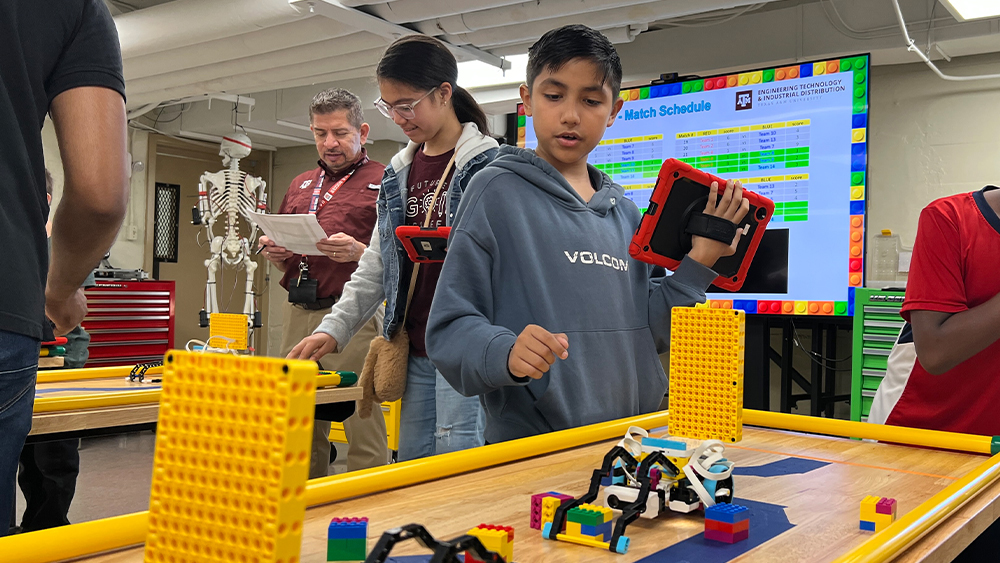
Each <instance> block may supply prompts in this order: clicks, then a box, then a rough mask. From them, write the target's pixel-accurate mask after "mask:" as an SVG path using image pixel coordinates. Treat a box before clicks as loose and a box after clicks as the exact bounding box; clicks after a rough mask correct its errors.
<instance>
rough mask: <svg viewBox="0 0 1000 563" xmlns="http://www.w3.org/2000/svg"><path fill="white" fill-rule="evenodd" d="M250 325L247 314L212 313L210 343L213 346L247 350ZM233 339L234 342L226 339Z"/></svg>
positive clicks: (209, 329) (209, 333)
mask: <svg viewBox="0 0 1000 563" xmlns="http://www.w3.org/2000/svg"><path fill="white" fill-rule="evenodd" d="M249 330H250V325H249V324H248V323H247V316H246V315H237V314H231V313H212V314H211V315H209V318H208V336H209V338H208V342H207V343H206V344H208V345H209V346H211V347H213V348H227V347H228V348H229V349H230V350H246V349H247V346H248V344H247V338H248V336H247V335H248V332H249ZM227 338H229V339H232V342H229V341H228V340H226V339H227Z"/></svg>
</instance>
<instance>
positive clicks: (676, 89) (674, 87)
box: [667, 83, 683, 96]
mask: <svg viewBox="0 0 1000 563" xmlns="http://www.w3.org/2000/svg"><path fill="white" fill-rule="evenodd" d="M669 86H670V90H669V91H668V92H667V95H668V96H676V95H678V94H680V93H681V90H683V86H681V84H680V83H677V84H670V85H669Z"/></svg>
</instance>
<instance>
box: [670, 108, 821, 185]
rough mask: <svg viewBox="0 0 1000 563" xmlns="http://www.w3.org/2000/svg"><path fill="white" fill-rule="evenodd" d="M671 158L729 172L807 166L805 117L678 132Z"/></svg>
mask: <svg viewBox="0 0 1000 563" xmlns="http://www.w3.org/2000/svg"><path fill="white" fill-rule="evenodd" d="M674 155H675V158H677V159H678V160H680V161H681V162H686V163H688V164H690V165H691V166H694V167H695V168H699V169H701V170H705V171H706V172H714V173H717V174H729V173H733V172H758V171H763V170H777V169H784V168H804V167H806V166H809V120H808V119H799V120H795V121H787V122H784V121H783V122H777V123H762V124H757V125H744V126H742V127H729V128H725V129H709V130H705V131H690V132H685V133H678V134H677V139H676V141H675V143H674Z"/></svg>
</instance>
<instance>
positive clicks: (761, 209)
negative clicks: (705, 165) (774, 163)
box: [629, 158, 774, 291]
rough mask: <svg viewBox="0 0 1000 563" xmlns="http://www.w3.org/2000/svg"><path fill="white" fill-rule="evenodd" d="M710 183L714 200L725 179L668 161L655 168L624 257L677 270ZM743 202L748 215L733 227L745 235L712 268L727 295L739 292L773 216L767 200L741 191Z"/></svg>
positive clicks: (687, 249) (706, 199) (772, 205)
mask: <svg viewBox="0 0 1000 563" xmlns="http://www.w3.org/2000/svg"><path fill="white" fill-rule="evenodd" d="M712 182H718V183H719V192H718V194H719V195H718V197H719V198H720V199H721V198H722V195H723V192H724V191H725V187H726V180H725V179H723V178H719V177H717V176H713V175H711V174H709V173H707V172H703V171H701V170H698V169H696V168H693V167H692V166H691V165H689V164H686V163H683V162H681V161H679V160H676V159H673V158H671V159H669V160H666V161H665V162H664V163H663V166H662V167H661V168H660V173H659V176H658V177H657V180H656V186H655V187H654V188H653V195H652V196H651V197H650V199H649V207H648V208H647V209H646V213H645V214H643V216H642V221H641V222H640V223H639V228H638V229H637V230H636V232H635V236H633V237H632V244H630V245H629V255H631V256H632V257H633V258H635V259H636V260H641V261H643V262H646V263H648V264H655V265H657V266H663V267H664V268H667V269H669V270H676V269H677V266H678V265H680V263H681V260H682V259H683V258H684V256H685V255H686V254H687V253H688V252H689V251H690V250H691V235H690V234H688V233H685V228H686V226H687V224H688V220H689V219H690V218H691V216H692V215H693V214H695V213H699V212H702V211H704V210H705V204H706V203H707V202H708V194H709V192H710V190H711V185H712ZM743 197H744V198H746V199H747V200H749V202H750V211H749V212H748V213H747V215H746V217H744V218H743V220H742V221H741V222H740V223H739V224H738V225H737V226H736V228H737V230H743V231H744V234H743V236H742V238H740V243H739V245H738V246H737V249H736V253H735V254H734V255H732V256H726V257H723V258H720V259H719V260H718V261H717V262H716V263H715V266H713V267H712V269H713V270H715V271H716V272H717V273H718V274H719V277H717V278H716V279H715V282H714V284H715V285H716V286H717V287H720V288H722V289H725V290H728V291H738V290H739V289H740V287H742V286H743V281H744V279H745V278H746V274H747V270H748V269H749V268H750V262H751V261H752V260H753V256H754V254H755V253H756V252H757V246H758V245H759V244H760V239H761V237H763V236H764V230H765V229H766V228H767V223H768V221H770V220H771V216H772V215H773V214H774V202H772V201H771V200H769V199H767V198H766V197H763V196H761V195H758V194H755V193H753V192H751V191H749V190H747V189H744V190H743Z"/></svg>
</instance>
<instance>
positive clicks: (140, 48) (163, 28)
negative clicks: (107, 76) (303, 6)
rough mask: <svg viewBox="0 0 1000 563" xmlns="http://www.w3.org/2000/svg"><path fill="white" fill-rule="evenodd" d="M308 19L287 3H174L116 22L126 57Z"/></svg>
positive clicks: (220, 0)
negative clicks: (304, 18)
mask: <svg viewBox="0 0 1000 563" xmlns="http://www.w3.org/2000/svg"><path fill="white" fill-rule="evenodd" d="M303 17H306V16H304V15H303V14H300V13H299V12H297V11H296V10H295V9H294V8H292V7H291V6H289V5H288V2H287V1H285V0H257V1H255V2H245V1H243V0H174V1H173V2H168V3H166V4H160V5H158V6H153V7H150V8H146V9H144V10H136V11H134V12H129V13H127V14H122V15H120V16H118V17H117V18H115V26H116V27H117V28H118V40H119V42H120V43H121V47H122V57H124V58H131V57H138V56H142V55H148V54H150V53H155V52H157V51H163V50H166V49H171V48H175V47H177V46H183V45H193V44H196V43H202V42H204V41H208V40H212V39H221V38H225V37H235V36H237V35H241V34H244V33H249V32H251V31H256V30H258V29H263V28H266V27H271V26H275V25H280V24H283V23H288V22H290V21H294V20H297V19H302V18H303Z"/></svg>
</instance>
